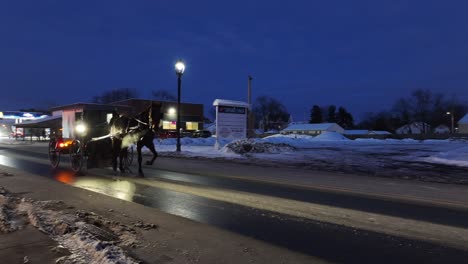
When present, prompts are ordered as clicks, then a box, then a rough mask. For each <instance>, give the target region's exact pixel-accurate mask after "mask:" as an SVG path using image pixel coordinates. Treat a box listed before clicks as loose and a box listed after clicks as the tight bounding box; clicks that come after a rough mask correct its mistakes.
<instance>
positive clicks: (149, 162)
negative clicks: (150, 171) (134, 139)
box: [146, 142, 158, 165]
mask: <svg viewBox="0 0 468 264" xmlns="http://www.w3.org/2000/svg"><path fill="white" fill-rule="evenodd" d="M146 147H147V148H148V149H149V150H150V151H151V153H153V158H152V159H151V160H147V161H146V165H153V163H154V161H155V160H156V159H157V158H158V152H157V151H156V148H155V147H154V144H153V142H151V144H147V145H146Z"/></svg>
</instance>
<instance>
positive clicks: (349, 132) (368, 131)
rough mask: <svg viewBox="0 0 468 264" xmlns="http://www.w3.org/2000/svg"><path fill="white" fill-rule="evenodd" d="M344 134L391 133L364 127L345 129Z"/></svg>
mask: <svg viewBox="0 0 468 264" xmlns="http://www.w3.org/2000/svg"><path fill="white" fill-rule="evenodd" d="M344 134H345V135H346V136H356V137H359V136H368V135H383V136H385V135H391V134H392V133H390V132H388V131H383V130H366V129H352V130H345V132H344Z"/></svg>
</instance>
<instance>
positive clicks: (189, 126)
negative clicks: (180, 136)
mask: <svg viewBox="0 0 468 264" xmlns="http://www.w3.org/2000/svg"><path fill="white" fill-rule="evenodd" d="M185 124H186V128H187V130H198V122H187V123H185Z"/></svg>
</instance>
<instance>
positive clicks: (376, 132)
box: [369, 130, 392, 135]
mask: <svg viewBox="0 0 468 264" xmlns="http://www.w3.org/2000/svg"><path fill="white" fill-rule="evenodd" d="M391 134H392V133H390V132H388V131H384V130H370V131H369V135H391Z"/></svg>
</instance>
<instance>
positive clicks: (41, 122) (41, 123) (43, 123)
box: [16, 115, 62, 128]
mask: <svg viewBox="0 0 468 264" xmlns="http://www.w3.org/2000/svg"><path fill="white" fill-rule="evenodd" d="M61 119H62V116H57V115H55V116H47V117H44V118H41V119H36V120H31V121H23V122H22V123H19V124H16V126H17V127H33V128H36V127H37V128H49V127H57V125H59V124H61Z"/></svg>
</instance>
